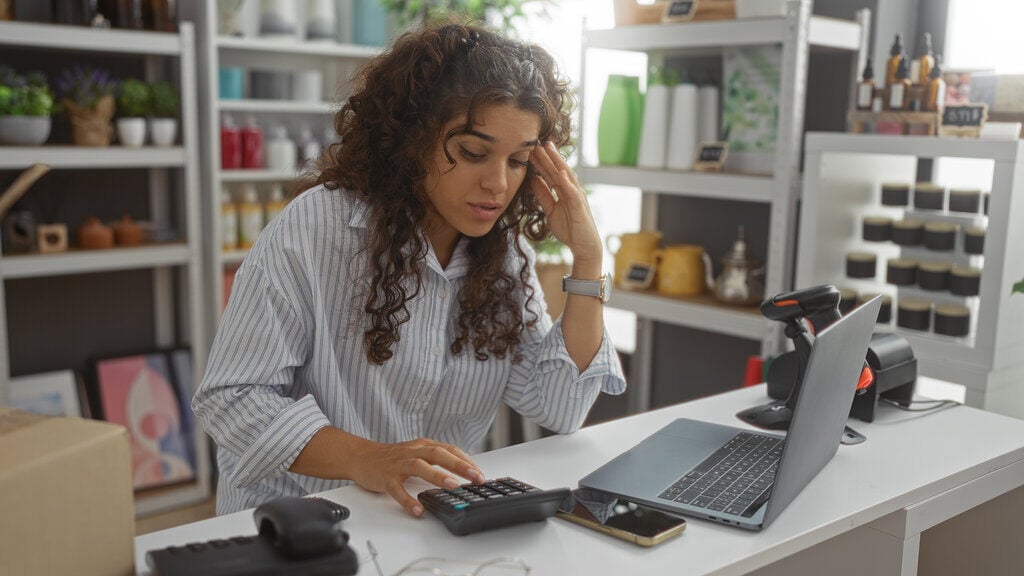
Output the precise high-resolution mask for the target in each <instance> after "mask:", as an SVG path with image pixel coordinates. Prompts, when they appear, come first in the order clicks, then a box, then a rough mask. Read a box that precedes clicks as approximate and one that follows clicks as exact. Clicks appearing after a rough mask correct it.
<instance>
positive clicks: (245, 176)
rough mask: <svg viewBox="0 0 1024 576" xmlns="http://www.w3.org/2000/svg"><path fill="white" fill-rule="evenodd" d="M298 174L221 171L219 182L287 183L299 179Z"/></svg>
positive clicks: (270, 171) (261, 171) (267, 171)
mask: <svg viewBox="0 0 1024 576" xmlns="http://www.w3.org/2000/svg"><path fill="white" fill-rule="evenodd" d="M299 175H300V174H299V172H280V171H276V170H254V169H252V170H221V171H220V181H221V182H287V181H290V180H295V179H296V178H298V177H299Z"/></svg>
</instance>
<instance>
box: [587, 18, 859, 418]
mask: <svg viewBox="0 0 1024 576" xmlns="http://www.w3.org/2000/svg"><path fill="white" fill-rule="evenodd" d="M811 5H812V2H811V1H810V0H791V1H790V2H789V3H788V5H787V14H786V16H785V17H782V18H759V19H745V20H721V21H709V22H689V23H680V24H653V25H640V26H621V27H616V28H614V29H610V30H587V31H584V36H583V51H582V53H583V56H582V58H583V64H582V67H581V69H582V70H584V71H586V70H587V64H586V59H587V51H588V50H589V49H593V48H599V49H608V50H627V51H632V52H641V53H644V54H646V55H647V58H648V61H649V62H660V61H663V60H664V59H665V57H666V56H687V55H694V56H707V55H709V54H715V55H719V54H722V53H723V50H724V49H725V48H727V47H734V46H752V45H781V46H782V70H781V79H780V82H781V85H780V99H779V120H778V140H777V141H776V145H775V148H776V152H775V161H774V171H773V172H772V173H771V174H767V175H757V174H736V173H720V174H714V173H702V172H687V171H673V170H650V169H641V168H635V167H612V166H590V165H583V166H580V167H579V168H578V172H579V174H580V178H581V180H582V181H584V182H585V183H587V184H605V185H618V186H632V187H638V188H640V189H641V190H642V191H643V193H644V194H643V199H642V211H641V214H642V216H641V219H642V222H641V227H642V228H644V229H651V230H653V229H656V228H657V220H658V214H657V197H658V196H659V195H675V196H689V197H700V198H712V199H721V200H739V201H747V202H756V203H763V204H768V205H769V207H770V219H771V222H770V228H769V231H770V232H769V239H768V251H767V254H768V256H767V263H766V278H765V293H766V294H774V293H777V292H780V291H783V290H786V289H788V288H790V285H789V278H790V277H791V274H792V265H793V258H792V254H793V252H794V244H795V234H794V231H795V227H794V222H795V215H796V204H797V200H798V198H799V189H800V174H799V169H800V147H801V137H802V135H803V120H804V100H805V93H806V84H807V68H808V58H809V54H810V51H811V50H812V49H816V50H830V51H845V52H853V53H856V54H857V65H856V68H857V70H859V69H860V68H862V67H863V62H864V60H865V59H866V57H867V54H866V50H867V45H868V43H867V32H868V22H869V20H870V18H869V17H870V14H869V13H868V11H866V10H864V11H861V12H860V13H859V14H858V19H857V21H845V20H836V19H831V18H823V17H818V16H813V15H812V14H811V7H812V6H811ZM642 71H643V69H641V70H638V73H642ZM850 78H851V90H852V85H853V82H854V81H855V79H856V71H854V70H851V72H850ZM581 85H583V82H581ZM596 102H597V100H596V99H592V100H588V99H587V98H586V97H581V98H580V108H581V111H580V118H582V117H583V112H582V108H584V107H585V106H587V105H588V104H595V103H596ZM587 137H589V136H588V135H585V134H581V136H580V139H581V140H583V139H584V138H587ZM609 304H610V305H611V306H613V307H616V308H621V309H624V310H629V311H631V312H634V313H636V314H637V316H638V319H639V322H638V334H637V346H636V354H635V356H634V366H635V367H634V369H633V370H634V371H633V374H631V382H632V383H633V385H634V386H636V389H637V390H638V392H637V393H635V394H634V395H633V396H632V397H631V400H632V402H631V406H630V410H631V411H641V410H645V409H647V408H648V407H649V404H650V389H651V385H650V379H651V369H652V368H651V366H652V357H651V356H652V350H653V338H654V330H653V322H654V321H658V322H666V323H669V324H674V325H678V326H686V327H691V328H697V329H700V330H706V331H712V332H718V333H722V334H727V335H730V336H738V337H742V338H747V339H750V340H757V341H760V342H761V348H762V353H763V354H776V353H778V352H781V351H782V349H783V346H784V342H783V336H782V333H781V325H779V323H777V322H775V323H773V322H769V321H767V320H765V319H763V318H762V317H761V316H760V312H759V311H758V310H757V308H736V307H730V306H725V305H721V304H718V303H716V302H715V301H714V300H713V298H711V297H710V296H702V297H697V298H686V299H683V298H670V297H665V296H660V295H657V294H656V293H655V292H653V291H645V292H629V291H626V290H624V289H619V290H616V291H615V292H613V294H612V298H611V301H610V302H609Z"/></svg>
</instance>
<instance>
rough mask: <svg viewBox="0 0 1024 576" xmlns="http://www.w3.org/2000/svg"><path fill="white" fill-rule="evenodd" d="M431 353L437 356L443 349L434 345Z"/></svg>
mask: <svg viewBox="0 0 1024 576" xmlns="http://www.w3.org/2000/svg"><path fill="white" fill-rule="evenodd" d="M430 353H431V354H433V355H434V356H437V355H438V354H440V353H441V350H440V349H439V348H438V347H437V346H434V347H433V348H431V349H430Z"/></svg>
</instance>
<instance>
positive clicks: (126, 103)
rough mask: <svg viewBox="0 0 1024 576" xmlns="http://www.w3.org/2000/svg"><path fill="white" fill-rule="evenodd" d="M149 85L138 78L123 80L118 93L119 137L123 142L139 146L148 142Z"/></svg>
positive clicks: (127, 144) (126, 144)
mask: <svg viewBox="0 0 1024 576" xmlns="http://www.w3.org/2000/svg"><path fill="white" fill-rule="evenodd" d="M149 100H150V98H149V85H148V84H146V83H145V82H143V81H142V80H138V79H136V78H129V79H127V80H125V81H123V82H121V88H120V89H119V90H118V93H117V115H118V118H117V138H118V140H120V141H121V144H122V145H124V146H128V147H131V148H138V147H139V146H142V145H143V144H145V143H146V116H147V115H148V114H149V111H150V105H149Z"/></svg>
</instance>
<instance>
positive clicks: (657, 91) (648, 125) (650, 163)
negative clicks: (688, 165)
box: [636, 83, 672, 170]
mask: <svg viewBox="0 0 1024 576" xmlns="http://www.w3.org/2000/svg"><path fill="white" fill-rule="evenodd" d="M671 100H672V89H671V88H669V87H668V86H666V85H664V84H653V83H652V84H648V85H647V96H646V97H645V98H644V120H643V124H642V125H641V127H640V150H639V152H638V153H637V160H636V165H637V166H639V167H641V168H654V169H658V170H661V169H664V168H665V156H666V153H667V148H668V119H669V105H670V104H671Z"/></svg>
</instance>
